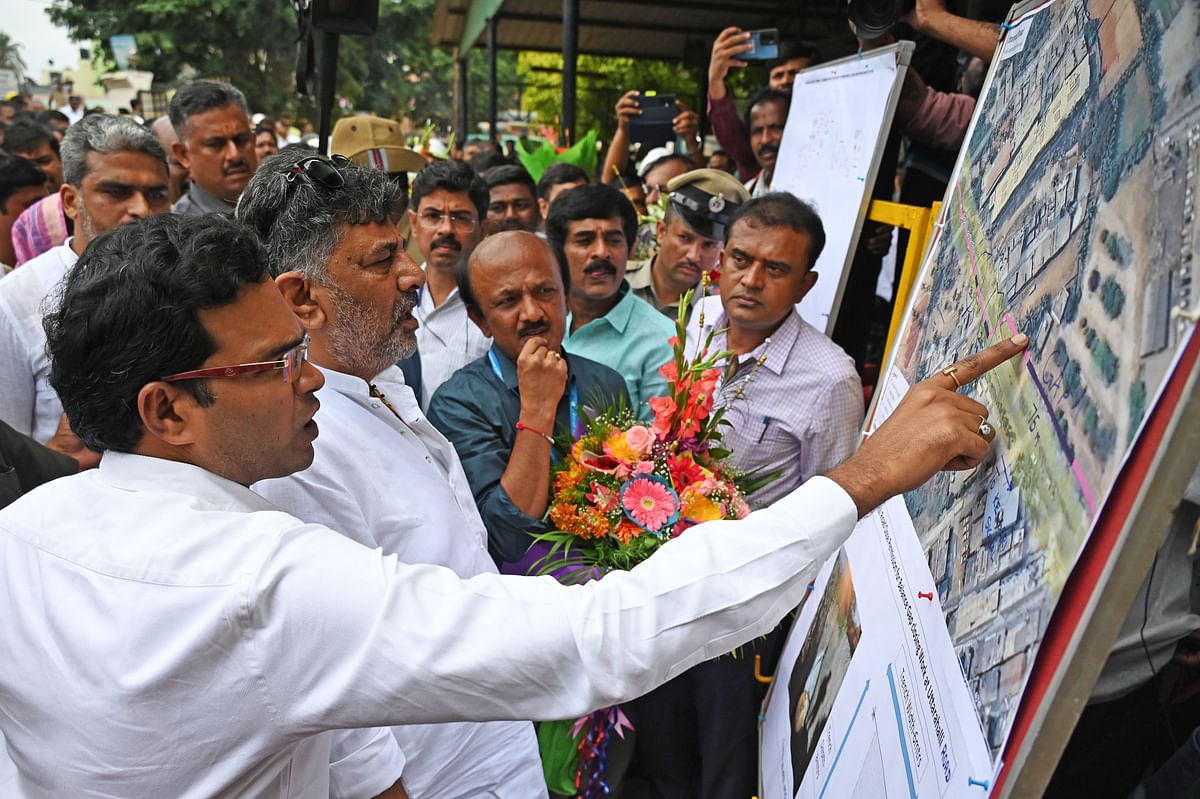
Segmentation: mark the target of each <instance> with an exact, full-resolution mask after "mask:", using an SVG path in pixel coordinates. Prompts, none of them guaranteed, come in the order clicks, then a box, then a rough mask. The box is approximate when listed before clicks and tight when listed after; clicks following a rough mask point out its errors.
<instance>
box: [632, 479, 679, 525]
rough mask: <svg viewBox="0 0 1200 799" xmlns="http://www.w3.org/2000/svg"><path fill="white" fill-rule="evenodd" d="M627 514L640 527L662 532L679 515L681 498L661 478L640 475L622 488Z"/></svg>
mask: <svg viewBox="0 0 1200 799" xmlns="http://www.w3.org/2000/svg"><path fill="white" fill-rule="evenodd" d="M621 505H622V507H624V508H625V514H626V515H627V516H628V517H629V518H630V519H632V520H633V521H634V522H635V523H636V524H637V525H638V526H639V527H642V528H644V529H646V530H648V531H649V532H651V533H657V532H660V531H661V530H662V529H663V528H664V527H666V526H667V525H668V524H670V523H671V522H673V521H675V519H677V518H678V516H679V498H678V497H677V496H676V495H675V492H674V491H672V490H671V488H670V487H669V486H667V485H666V484H665V483H664V481H663V480H662V479H661V478H658V477H654V476H649V475H648V476H645V477H638V478H636V479H634V480H630V481H629V482H628V483H626V484H625V486H624V488H622V489H621Z"/></svg>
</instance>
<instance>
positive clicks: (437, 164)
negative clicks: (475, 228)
mask: <svg viewBox="0 0 1200 799" xmlns="http://www.w3.org/2000/svg"><path fill="white" fill-rule="evenodd" d="M438 189H441V190H442V191H448V192H453V193H455V194H460V193H465V194H466V195H467V197H469V198H470V200H471V204H472V205H474V206H475V210H477V211H478V212H479V218H480V219H483V218H484V217H486V216H487V207H488V199H489V196H490V192H489V191H488V187H487V184H486V183H484V182H483V178H481V177H479V174H478V173H477V172H476V171H475V170H474V169H471V167H470V166H469V165H468V164H467V163H466V162H465V161H434V162H433V163H431V164H428V165H426V166H425V167H424V168H423V169H422V170H421V171H420V172H418V173H417V176H416V177H415V178H413V182H412V209H413V210H414V211H420V210H421V200H423V199H425V198H426V197H427V196H429V195H430V194H432V193H433V192H435V191H437V190H438Z"/></svg>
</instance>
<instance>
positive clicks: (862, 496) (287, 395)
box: [0, 176, 1026, 799]
mask: <svg viewBox="0 0 1200 799" xmlns="http://www.w3.org/2000/svg"><path fill="white" fill-rule="evenodd" d="M301 179H307V177H305V176H301ZM112 307H120V308H121V309H122V313H120V314H113V313H109V312H108V311H109V309H111V308H112ZM47 326H48V330H49V334H48V342H49V351H50V355H51V359H52V363H53V366H52V371H51V377H50V380H51V382H52V383H53V385H54V388H55V390H56V391H57V392H58V395H59V396H60V397H61V399H62V401H63V406H64V409H65V410H66V413H67V416H68V418H69V419H70V421H71V426H72V428H74V429H75V430H76V432H77V433H78V434H79V436H80V437H81V438H82V439H83V441H84V443H86V444H87V445H88V446H89V447H92V448H93V449H96V450H100V451H103V450H107V452H106V453H105V455H104V458H103V460H102V462H101V466H100V468H99V469H97V470H92V471H91V472H89V473H87V474H82V475H78V476H75V477H69V478H64V479H62V480H58V481H55V482H53V483H49V484H47V485H46V486H43V487H41V488H39V489H35V490H34V491H33V492H31V493H29V494H27V495H26V496H25V497H23V498H21V499H20V500H18V501H17V502H16V503H14V504H13V505H10V506H9V507H8V508H6V509H5V510H3V511H0V580H3V581H4V584H5V585H6V586H7V587H8V590H6V591H4V592H3V593H2V594H0V616H2V617H3V618H4V619H5V624H4V625H3V627H2V628H0V651H3V652H5V655H6V663H5V668H4V669H3V670H2V671H0V731H3V733H4V735H5V736H6V737H7V739H8V745H9V752H10V754H11V755H12V758H13V761H14V763H15V764H16V766H17V768H18V770H19V772H20V775H21V776H20V778H19V784H20V787H21V788H22V789H23V792H24V793H25V794H26V795H29V796H38V797H43V796H45V797H50V796H65V795H70V796H81V797H82V796H87V797H99V796H115V795H121V796H131V795H156V796H157V795H163V796H187V797H210V796H235V795H259V796H266V795H271V796H281V795H284V793H285V791H286V795H288V796H291V797H304V799H308V798H309V797H318V796H321V797H324V796H327V795H328V772H329V752H330V748H329V735H328V733H329V731H332V730H336V729H343V728H353V727H378V726H390V725H394V724H407V723H425V722H442V721H461V720H481V721H482V720H497V719H521V718H571V717H576V716H578V715H580V714H582V713H586V712H588V711H590V710H592V709H594V708H597V707H603V706H606V705H611V704H615V703H618V702H622V701H626V700H628V699H630V698H632V697H635V696H638V695H640V694H642V693H645V692H646V691H648V690H650V689H651V688H653V687H655V686H656V685H659V684H661V683H662V682H664V681H665V680H668V679H670V678H671V677H673V676H675V675H677V674H679V673H680V672H681V671H683V670H684V669H686V668H688V667H690V666H692V665H694V664H696V663H698V662H700V661H701V660H704V659H707V658H711V657H713V656H715V655H718V654H721V653H723V652H727V651H729V650H730V649H731V648H733V647H736V646H739V645H741V644H743V643H745V642H746V641H749V640H751V639H753V638H755V637H756V636H759V635H762V634H764V633H765V632H766V631H768V630H769V629H771V628H772V627H773V626H774V625H775V624H776V623H777V622H778V621H779V619H780V618H781V617H782V616H783V614H784V613H786V612H787V611H788V610H789V609H790V608H792V607H795V606H796V605H798V604H799V602H800V599H801V598H802V597H803V596H804V594H805V590H806V586H807V584H808V581H809V580H810V579H811V576H812V574H813V570H814V568H815V567H816V566H817V565H818V564H820V563H821V562H823V561H824V560H825V559H826V558H827V557H828V556H829V554H830V553H831V552H833V551H834V550H835V549H836V548H837V547H838V546H840V545H841V543H842V542H843V541H845V539H846V538H847V537H848V536H849V534H850V532H851V531H852V529H853V527H854V524H855V521H856V520H857V519H858V518H859V517H861V516H862V515H863V514H865V513H867V512H868V511H870V510H871V509H872V508H874V507H876V506H877V505H878V504H879V503H881V502H883V501H884V500H886V499H887V498H889V497H891V496H893V495H895V494H896V493H898V492H902V491H907V490H910V489H912V488H914V487H916V486H919V485H921V484H922V483H924V482H925V481H926V480H927V479H928V478H929V477H930V476H932V475H933V474H934V473H935V472H936V471H938V470H939V469H943V468H950V469H962V468H971V467H973V466H975V465H977V464H978V463H980V462H981V461H982V459H984V458H985V457H987V455H988V453H989V452H990V446H991V439H992V437H993V435H994V433H992V432H991V431H990V430H989V429H988V427H987V426H986V418H987V409H986V408H985V407H984V406H983V405H981V404H979V403H977V402H975V401H974V400H971V399H969V398H967V397H965V396H963V395H961V394H959V393H958V392H957V391H956V390H955V389H956V388H957V387H958V386H960V385H963V384H966V383H967V382H968V381H970V380H973V379H974V378H976V377H978V376H979V375H980V374H981V373H983V372H984V371H987V370H989V369H991V368H994V367H996V366H997V365H999V364H1000V363H1002V362H1003V361H1005V360H1006V359H1008V358H1010V357H1012V356H1013V355H1015V354H1017V353H1018V352H1019V351H1020V350H1022V349H1023V348H1024V346H1025V343H1026V340H1025V337H1024V336H1016V337H1014V338H1013V339H1009V340H1006V341H1004V342H1002V343H1000V344H998V345H996V346H994V347H991V348H989V349H987V350H984V351H982V352H981V353H978V354H977V355H974V356H972V357H970V358H967V359H966V360H963V361H960V362H958V363H956V364H953V365H950V366H946V367H945V368H944V369H942V370H941V371H940V372H938V373H935V374H934V375H933V377H932V378H930V379H928V380H926V381H924V382H922V383H919V384H917V385H916V386H914V388H913V390H912V391H911V392H910V394H909V396H908V398H907V399H906V400H904V401H903V402H902V403H901V404H900V405H899V407H897V409H896V410H895V411H894V412H893V414H892V416H891V417H890V418H889V419H888V421H887V422H885V423H884V424H883V425H882V426H881V427H879V429H878V430H876V431H875V432H874V433H873V434H872V435H871V436H870V438H868V439H867V440H866V441H865V442H864V444H863V446H862V448H861V449H860V450H859V452H858V453H856V454H855V455H853V456H852V457H851V458H850V459H848V460H847V461H846V462H845V463H843V464H841V465H840V466H838V467H836V468H835V469H832V470H830V472H829V473H828V475H827V476H825V477H816V478H813V479H811V480H809V481H808V482H807V483H806V484H805V485H803V486H801V487H800V488H798V489H797V490H796V491H794V492H792V493H791V494H790V495H788V496H787V497H785V498H783V499H781V500H780V501H779V502H777V503H776V504H775V505H773V506H771V507H769V508H766V509H763V510H761V511H757V512H755V513H753V514H751V515H750V516H749V517H747V518H746V519H744V520H741V521H737V522H712V523H706V524H701V525H697V526H696V527H694V528H692V529H690V530H689V531H688V532H687V534H686V535H682V536H680V537H678V538H676V539H674V540H672V541H670V542H668V543H666V544H665V545H664V546H663V547H662V549H661V551H660V552H659V553H658V554H656V555H655V556H654V557H652V558H650V559H649V560H647V561H646V562H645V563H643V564H641V565H639V566H637V567H636V568H634V569H632V570H631V571H629V572H619V573H613V574H610V575H608V576H607V577H606V578H605V579H603V580H599V581H596V582H593V583H590V584H588V585H582V586H564V585H560V584H558V583H556V582H555V581H554V580H552V579H549V578H540V579H533V578H527V577H504V576H500V575H491V574H483V575H479V576H477V577H474V578H472V579H469V580H464V579H461V578H459V577H458V576H457V575H455V574H454V573H453V572H451V571H450V570H448V569H445V568H442V567H438V566H431V565H407V564H403V563H399V562H397V560H396V559H395V558H394V557H387V556H384V555H383V554H382V553H381V551H380V550H378V549H375V550H371V549H367V548H366V547H363V546H361V545H359V544H357V543H355V542H353V541H351V540H349V539H348V538H346V537H345V536H342V535H338V534H337V533H335V532H333V531H332V530H329V529H328V528H324V527H321V526H319V525H312V524H304V523H302V522H300V521H299V520H297V519H295V518H293V517H291V516H288V515H287V514H285V513H282V512H280V511H278V510H277V509H275V508H274V507H273V506H271V505H270V504H269V503H267V502H266V501H265V500H263V499H261V498H260V497H258V496H257V495H255V494H254V493H252V492H251V491H250V490H249V489H248V488H247V487H246V486H248V485H250V484H252V483H254V482H256V481H258V480H262V479H266V478H272V477H280V476H283V475H286V474H290V473H291V472H293V471H296V470H299V469H304V468H306V467H307V466H308V465H309V463H311V461H312V458H313V447H312V442H313V439H314V438H315V437H316V435H317V433H318V430H317V427H316V425H315V424H314V423H313V422H312V417H313V415H314V413H315V412H316V409H317V402H316V400H315V397H314V394H315V392H316V391H317V389H319V388H320V387H321V385H322V382H323V379H322V377H321V373H320V372H319V371H317V370H316V369H315V368H313V367H312V366H310V365H308V364H307V363H306V360H305V354H306V346H307V342H306V339H305V337H304V330H303V327H302V326H301V324H300V322H299V321H298V320H297V319H296V317H295V316H294V315H293V314H292V312H291V311H290V309H289V308H288V306H287V305H286V304H285V302H284V300H283V298H282V297H281V295H280V294H279V292H278V291H277V290H276V288H275V286H274V284H273V283H272V282H271V281H270V280H269V278H268V273H267V265H266V258H265V255H264V252H263V249H262V245H261V244H259V243H258V241H257V240H256V238H255V237H254V235H253V234H252V233H251V232H250V231H249V230H248V229H246V228H243V227H241V226H240V225H238V223H236V222H234V221H231V220H229V219H226V218H224V217H221V216H210V217H200V218H184V217H178V216H170V217H159V218H156V219H152V220H145V221H143V222H138V223H134V224H131V225H128V226H126V227H124V228H122V229H120V230H119V231H116V232H114V233H112V234H109V235H108V236H105V237H103V238H101V239H99V240H97V241H96V242H94V243H93V246H92V247H90V248H89V249H88V251H87V252H85V253H84V255H83V257H82V258H81V259H80V264H79V268H77V269H75V270H73V271H72V272H71V274H70V276H69V278H68V281H67V283H66V285H65V288H64V289H63V294H62V299H61V303H60V305H59V306H58V309H57V310H56V312H55V313H53V314H51V315H50V316H49V317H48V321H47ZM1005 368H1010V367H1005ZM396 490H397V491H400V492H403V491H405V490H406V488H405V486H402V485H399V486H397V487H396ZM43 597H54V598H55V601H54V602H53V603H47V602H44V601H42V599H41V598H43ZM180 719H186V720H187V723H185V724H180V723H179V721H180ZM285 786H286V787H285Z"/></svg>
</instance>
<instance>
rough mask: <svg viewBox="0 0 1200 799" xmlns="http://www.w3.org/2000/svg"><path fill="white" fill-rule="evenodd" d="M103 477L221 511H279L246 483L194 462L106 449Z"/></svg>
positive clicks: (123, 486)
mask: <svg viewBox="0 0 1200 799" xmlns="http://www.w3.org/2000/svg"><path fill="white" fill-rule="evenodd" d="M99 474H100V479H101V480H103V481H104V482H106V483H108V484H109V485H110V486H112V487H114V488H119V489H123V490H126V491H164V492H168V493H178V494H184V495H186V496H190V497H192V498H193V499H196V500H199V501H200V502H202V503H205V504H207V505H211V506H213V507H217V508H221V509H222V510H236V511H260V510H269V511H275V510H278V508H276V507H275V506H274V505H272V504H271V503H270V502H267V501H266V500H265V499H263V498H262V497H260V496H259V495H258V494H255V493H254V492H253V491H251V490H250V489H249V488H246V487H245V486H244V485H240V484H238V483H235V482H233V481H232V480H227V479H225V478H224V477H221V476H220V475H216V474H213V473H212V472H210V471H208V470H207V469H204V468H202V467H200V466H196V465H195V464H192V463H184V462H183V461H172V460H167V459H165V458H153V457H150V456H148V455H137V454H134V453H132V452H106V453H104V457H103V458H101V459H100V469H99Z"/></svg>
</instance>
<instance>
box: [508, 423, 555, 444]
mask: <svg viewBox="0 0 1200 799" xmlns="http://www.w3.org/2000/svg"><path fill="white" fill-rule="evenodd" d="M517 429H518V430H528V431H529V432H531V433H536V434H537V435H539V436H541V437H542V438H544V439H546V440H547V441H549V442H550V444H551V445H553V444H554V439H553V438H551V437H550V436H548V435H546V434H545V433H543V432H542V431H541V430H536V429H534V428H532V427H530V426H529V425H527V424H525V423H524V422H517Z"/></svg>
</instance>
